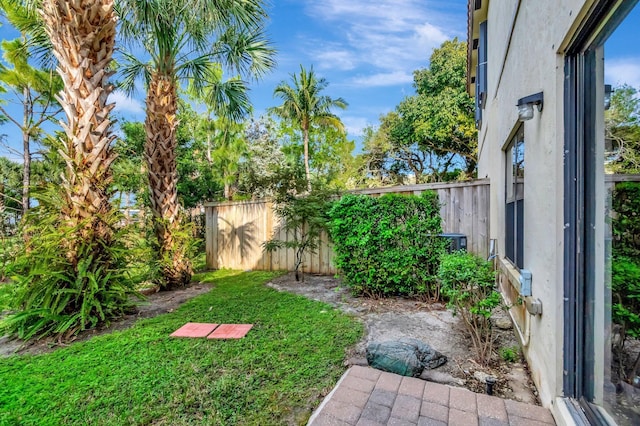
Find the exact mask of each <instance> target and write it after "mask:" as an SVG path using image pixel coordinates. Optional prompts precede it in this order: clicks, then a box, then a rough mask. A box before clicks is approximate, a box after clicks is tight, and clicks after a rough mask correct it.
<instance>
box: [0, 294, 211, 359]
mask: <svg viewBox="0 0 640 426" xmlns="http://www.w3.org/2000/svg"><path fill="white" fill-rule="evenodd" d="M211 287H212V285H211V284H200V283H192V284H191V285H189V286H187V287H185V288H182V289H178V290H173V291H162V292H155V291H152V292H150V294H147V295H146V300H143V301H139V302H138V306H137V309H136V312H135V313H132V314H129V315H125V316H124V317H123V318H121V319H119V320H117V321H113V322H111V324H110V325H109V326H102V327H98V328H95V329H91V330H86V331H83V332H80V333H79V334H78V335H77V336H74V337H73V338H72V339H71V340H67V341H63V340H61V339H59V338H51V337H49V338H43V339H40V340H32V341H28V342H24V341H22V340H19V339H10V338H8V337H7V336H2V337H0V356H9V355H14V354H18V355H23V354H40V353H46V352H52V351H54V350H55V349H57V348H59V347H64V346H68V345H69V344H71V343H73V342H79V341H83V340H88V339H90V338H92V337H94V336H99V335H102V334H107V333H111V332H113V331H118V330H124V329H127V328H129V327H131V326H132V325H133V324H135V322H136V321H138V320H139V319H141V318H151V317H155V316H156V315H160V314H164V313H167V312H172V311H173V310H175V309H176V308H178V306H180V305H181V304H183V303H184V302H186V301H187V300H189V299H191V298H193V297H195V296H198V295H200V294H203V293H206V292H208V291H209V290H210V289H211Z"/></svg>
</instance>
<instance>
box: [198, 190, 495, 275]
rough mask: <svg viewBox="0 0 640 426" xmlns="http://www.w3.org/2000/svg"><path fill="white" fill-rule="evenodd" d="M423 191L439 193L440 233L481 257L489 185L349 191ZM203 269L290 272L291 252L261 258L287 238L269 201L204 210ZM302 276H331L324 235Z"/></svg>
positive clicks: (329, 247)
mask: <svg viewBox="0 0 640 426" xmlns="http://www.w3.org/2000/svg"><path fill="white" fill-rule="evenodd" d="M425 190H433V191H436V192H437V193H438V196H439V198H440V202H441V204H442V207H441V209H440V215H441V217H442V229H443V232H447V233H449V232H456V233H461V234H465V235H466V236H467V246H468V250H469V251H471V252H474V253H477V254H479V255H480V256H483V257H486V256H487V252H488V247H489V180H488V179H479V180H475V181H472V182H461V183H436V184H422V185H405V186H394V187H388V188H375V189H364V190H356V191H351V192H352V193H357V194H367V195H370V196H380V195H383V194H387V193H396V194H415V195H418V194H420V193H421V192H423V191H425ZM205 215H206V219H205V223H206V225H205V238H206V256H207V268H209V269H220V268H231V269H241V270H248V269H251V270H293V267H294V251H293V250H292V249H281V250H278V251H275V252H272V253H264V252H263V250H262V243H264V242H265V241H267V240H270V239H272V238H277V239H279V240H283V241H286V240H287V238H288V236H287V235H286V233H285V231H284V230H283V229H282V226H280V223H279V219H278V217H277V216H275V215H274V213H273V204H272V203H271V202H270V201H246V202H229V203H207V204H205ZM304 271H305V272H307V273H314V274H328V275H329V274H335V273H336V272H337V270H336V267H335V265H334V264H333V249H332V245H331V242H330V241H329V239H328V237H327V236H326V235H323V236H322V239H321V244H320V247H319V248H318V249H317V250H316V252H315V253H307V255H306V258H305V262H304Z"/></svg>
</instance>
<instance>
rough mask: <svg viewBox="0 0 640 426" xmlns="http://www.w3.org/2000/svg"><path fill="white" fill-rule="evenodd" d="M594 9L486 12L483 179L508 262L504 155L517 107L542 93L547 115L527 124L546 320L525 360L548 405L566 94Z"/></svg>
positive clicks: (529, 224) (530, 233)
mask: <svg viewBox="0 0 640 426" xmlns="http://www.w3.org/2000/svg"><path fill="white" fill-rule="evenodd" d="M591 3H592V2H590V1H584V0H582V1H580V0H538V1H525V0H522V1H517V0H509V1H506V0H501V1H497V0H494V1H492V2H489V5H488V14H487V22H488V24H487V25H488V36H487V39H488V65H487V66H488V69H487V83H488V87H487V92H488V93H487V95H488V96H487V103H486V107H485V110H484V113H483V126H482V128H481V129H480V133H479V141H480V143H479V145H480V147H479V149H480V158H479V163H478V176H479V177H488V178H490V180H491V191H490V193H491V207H492V208H491V215H490V228H491V234H492V235H491V238H495V239H497V240H498V247H499V253H500V255H501V256H503V255H504V241H505V240H504V237H505V232H504V222H505V215H504V206H505V153H504V151H503V149H504V146H505V144H506V143H508V141H509V140H510V138H511V136H512V135H513V134H514V132H515V130H516V129H517V127H518V125H519V123H518V121H517V115H518V114H517V108H516V102H517V101H518V99H520V98H522V97H525V96H528V95H531V94H534V93H537V92H543V93H544V108H543V110H542V112H538V111H537V110H535V115H534V117H533V119H531V120H529V121H526V122H524V138H525V180H524V200H525V201H524V223H525V231H524V268H525V269H528V270H530V271H531V272H532V276H533V281H532V289H533V298H534V299H539V300H540V301H541V302H542V306H543V314H542V315H537V316H532V317H530V342H529V344H528V347H527V348H525V354H526V356H527V359H528V361H529V364H530V368H531V374H532V377H533V379H534V381H535V383H536V385H537V387H538V390H539V394H540V400H541V402H542V404H543V405H545V406H547V407H551V406H552V404H553V401H554V399H555V397H557V396H559V395H562V377H563V371H562V370H563V357H562V344H563V319H564V318H563V309H562V306H563V222H564V220H563V219H564V213H563V139H564V137H563V132H564V130H563V129H564V126H563V91H564V56H563V53H562V48H563V46H565V45H567V44H568V42H569V40H570V39H571V36H572V34H573V32H575V30H576V28H577V26H578V23H579V22H580V21H581V19H582V16H584V15H585V13H586V11H587V10H588V7H589V5H590V4H591Z"/></svg>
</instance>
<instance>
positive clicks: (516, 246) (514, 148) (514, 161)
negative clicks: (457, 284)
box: [505, 125, 524, 268]
mask: <svg viewBox="0 0 640 426" xmlns="http://www.w3.org/2000/svg"><path fill="white" fill-rule="evenodd" d="M505 154H506V160H507V161H506V176H505V177H506V179H505V181H506V188H505V189H506V194H505V195H506V197H505V200H506V209H505V212H506V213H505V215H506V218H505V256H506V258H507V259H509V260H510V261H511V263H513V264H514V265H515V266H517V267H518V268H523V267H524V256H523V255H524V238H523V237H524V127H523V126H522V125H520V127H519V129H518V130H517V131H516V134H515V136H514V137H513V138H512V139H511V141H510V142H509V145H507V150H506V153H505Z"/></svg>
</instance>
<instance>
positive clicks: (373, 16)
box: [116, 0, 467, 137]
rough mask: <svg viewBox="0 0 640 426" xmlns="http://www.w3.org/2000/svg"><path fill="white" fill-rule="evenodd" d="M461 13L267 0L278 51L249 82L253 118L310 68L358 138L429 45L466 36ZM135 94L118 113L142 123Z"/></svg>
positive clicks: (412, 1) (436, 4)
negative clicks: (341, 105) (283, 85)
mask: <svg viewBox="0 0 640 426" xmlns="http://www.w3.org/2000/svg"><path fill="white" fill-rule="evenodd" d="M466 10H467V9H466V0H454V1H440V0H437V1H433V0H431V1H424V0H382V1H378V2H376V3H375V5H372V3H371V2H369V1H364V0H325V1H321V2H319V1H311V0H273V1H272V2H271V4H270V5H269V6H268V12H269V20H268V25H267V33H268V36H269V38H270V40H272V42H273V45H274V47H275V48H276V50H277V51H278V54H277V57H276V61H277V68H276V69H275V70H274V71H272V72H271V73H270V74H268V75H266V76H265V77H264V78H262V80H261V81H260V82H258V83H252V85H251V92H250V96H251V99H252V102H253V104H254V115H256V116H260V115H261V114H262V113H264V112H265V110H266V109H267V108H269V107H272V106H276V105H278V103H279V100H278V99H275V98H274V97H273V90H274V88H275V87H276V86H277V85H278V84H279V83H280V82H281V81H287V82H289V81H290V78H291V77H290V74H292V73H296V72H299V70H300V65H303V66H304V67H305V68H309V67H311V66H313V67H314V70H315V72H316V74H318V75H319V76H321V77H324V78H325V79H326V80H327V82H328V83H329V86H328V87H327V89H326V90H325V94H327V95H329V96H332V97H342V98H344V99H345V100H346V101H347V102H348V103H349V107H348V109H347V110H345V111H336V113H338V114H339V115H340V117H341V119H342V121H343V122H344V123H345V126H346V127H347V130H348V132H349V137H357V136H359V135H360V134H361V132H362V129H363V128H364V127H365V126H367V125H369V124H376V123H377V122H378V117H379V116H380V115H381V114H385V113H387V112H389V111H391V110H393V109H394V107H395V106H396V105H397V104H398V103H399V102H400V101H401V100H402V99H403V98H404V97H405V96H407V95H410V94H412V93H413V87H412V83H413V75H412V73H413V71H414V70H416V69H418V68H421V67H426V66H427V65H428V58H429V56H430V55H431V51H432V50H433V49H434V48H435V47H438V46H439V45H440V44H442V42H444V41H445V40H448V39H451V38H453V37H458V38H459V39H462V40H464V39H466V31H467V22H466V19H467V14H466ZM141 96H142V95H140V99H139V100H137V99H131V100H125V99H122V95H120V94H116V99H117V100H118V101H120V102H119V103H120V104H121V105H120V106H119V107H117V110H118V111H120V112H121V113H128V114H131V113H134V114H135V116H137V117H138V118H139V119H140V120H142V119H143V118H144V112H143V109H142V107H143V103H142V97H141Z"/></svg>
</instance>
